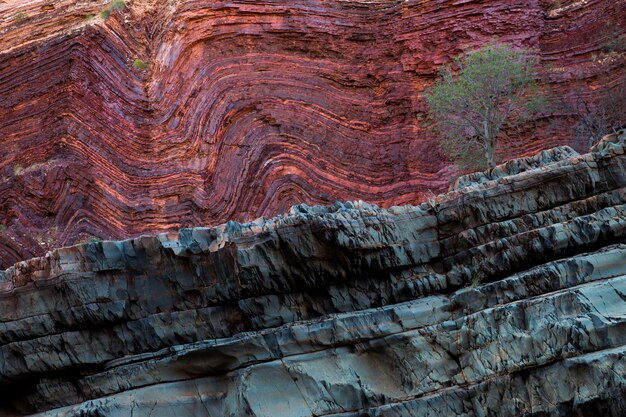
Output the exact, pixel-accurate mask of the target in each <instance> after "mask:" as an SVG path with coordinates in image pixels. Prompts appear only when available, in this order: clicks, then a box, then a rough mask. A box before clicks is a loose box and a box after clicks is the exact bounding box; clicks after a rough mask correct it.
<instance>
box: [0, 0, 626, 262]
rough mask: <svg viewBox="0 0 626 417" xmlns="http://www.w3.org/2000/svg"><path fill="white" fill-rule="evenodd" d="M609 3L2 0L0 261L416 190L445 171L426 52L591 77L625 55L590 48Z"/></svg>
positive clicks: (617, 68)
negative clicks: (525, 62)
mask: <svg viewBox="0 0 626 417" xmlns="http://www.w3.org/2000/svg"><path fill="white" fill-rule="evenodd" d="M624 5H625V2H624V1H623V0H617V1H616V0H590V1H584V2H572V1H567V0H564V1H562V2H561V7H560V8H557V7H556V6H555V4H554V2H548V1H532V2H528V1H525V0H524V1H522V0H503V1H417V0H410V1H337V0H334V1H311V0H306V1H305V0H296V1H289V2H286V1H279V0H274V1H244V0H239V1H234V2H226V1H211V2H208V1H206V0H202V1H187V2H179V1H178V2H177V1H167V2H166V1H160V2H157V1H147V0H135V1H128V2H127V7H126V8H125V9H124V10H122V11H117V12H114V13H112V14H111V16H110V17H109V18H108V19H106V20H104V19H103V18H102V17H100V16H99V12H100V11H102V10H103V9H105V7H106V3H105V2H102V1H85V2H80V3H76V2H72V1H51V0H46V1H25V0H21V1H16V0H8V1H4V2H1V3H0V16H2V18H3V19H0V143H1V146H0V197H1V198H0V224H3V225H5V226H6V230H4V229H5V228H4V227H2V231H1V232H0V266H1V267H7V266H9V265H11V264H13V263H14V262H16V261H18V260H22V259H25V258H29V257H32V256H35V255H42V254H43V253H44V252H45V251H46V250H47V249H49V248H51V247H54V246H60V245H67V244H71V243H73V242H76V241H80V240H87V239H89V238H90V237H91V236H97V237H106V238H122V237H128V236H133V235H138V234H142V233H147V232H158V231H164V230H172V229H177V228H179V227H181V226H187V225H202V224H204V225H209V224H217V223H220V222H223V221H225V220H227V219H238V220H247V219H250V218H254V217H256V216H260V215H265V216H267V215H273V214H276V213H278V212H282V211H285V210H286V209H287V208H288V207H290V206H291V205H293V204H296V203H309V204H311V203H328V202H332V201H334V200H337V199H340V200H348V199H363V200H366V201H371V202H373V203H377V204H379V205H382V206H389V205H392V204H403V203H415V202H418V201H421V200H422V199H423V197H424V195H425V194H428V193H429V192H430V191H431V190H433V191H440V190H442V189H443V188H445V187H447V185H448V181H449V179H450V177H451V175H452V174H453V173H454V169H453V168H452V167H451V166H450V165H449V163H448V162H446V161H445V158H443V156H442V155H441V153H440V151H438V150H437V147H436V143H435V141H434V140H433V138H432V137H431V136H430V135H429V134H428V133H427V132H426V131H425V129H424V128H423V123H422V122H421V120H422V118H423V111H424V104H423V101H422V100H421V94H422V92H423V91H424V89H425V88H426V87H427V86H428V85H430V84H431V83H432V82H433V80H434V77H435V75H436V71H437V68H438V67H439V66H440V65H441V64H444V63H446V62H448V61H449V60H450V59H451V58H452V57H453V56H455V55H457V54H459V53H460V52H462V51H463V50H465V49H468V48H472V47H475V46H478V45H481V44H482V43H484V42H485V41H488V40H490V39H495V38H497V39H499V40H501V41H506V42H512V43H514V44H516V45H520V46H526V47H530V48H533V49H534V50H535V51H537V52H538V53H539V55H540V57H541V59H542V61H543V62H544V63H546V64H550V66H551V69H550V73H549V76H548V79H549V80H550V84H548V85H547V86H546V90H547V91H557V92H558V94H564V93H565V92H566V91H570V90H572V89H574V88H578V87H592V88H593V89H595V90H598V91H600V90H602V87H603V83H606V82H612V81H613V80H615V79H617V78H618V76H619V75H620V74H621V73H623V71H624V60H623V57H621V58H620V57H619V56H618V57H614V60H613V61H610V62H605V63H604V65H602V66H598V65H595V64H594V63H593V60H592V58H593V57H594V56H595V57H596V58H597V56H598V54H599V53H600V50H601V48H602V45H603V43H605V42H606V31H605V27H606V25H607V23H608V24H609V25H612V27H615V28H618V29H620V28H623V22H624V20H625V19H624V18H625V17H626V8H625V7H624ZM88 15H96V17H95V18H93V19H91V18H88ZM620 25H622V26H620ZM620 30H621V29H620ZM136 59H141V60H142V61H145V62H147V63H148V67H147V68H146V69H141V68H138V67H137V66H135V65H133V63H134V61H135V60H136ZM600 71H605V72H606V74H608V76H602V77H599V73H600ZM540 125H541V126H544V132H545V131H546V130H545V126H547V125H548V123H547V122H546V121H540ZM567 132H568V131H567V126H566V125H563V126H561V127H560V128H559V130H557V131H556V134H555V135H548V134H545V135H543V136H542V138H543V139H540V140H539V139H538V140H535V139H526V140H524V141H519V142H515V143H514V144H511V145H510V146H507V151H506V153H503V155H502V156H503V157H505V158H506V157H510V156H519V155H527V154H531V153H534V152H535V151H537V150H539V149H541V148H545V147H552V146H555V145H559V144H564V143H568V136H567ZM530 137H531V136H529V138H530Z"/></svg>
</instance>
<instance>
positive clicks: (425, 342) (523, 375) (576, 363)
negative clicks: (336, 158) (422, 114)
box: [0, 134, 626, 417]
mask: <svg viewBox="0 0 626 417" xmlns="http://www.w3.org/2000/svg"><path fill="white" fill-rule="evenodd" d="M625 142H626V134H622V135H621V136H619V137H613V138H607V139H606V140H604V141H603V142H601V143H600V144H599V145H598V146H596V147H595V148H593V149H592V152H590V153H587V154H584V155H578V154H576V152H574V151H573V150H571V149H569V148H557V149H553V150H551V151H545V152H543V153H541V154H538V155H536V156H534V157H529V158H524V159H520V160H516V161H513V162H511V163H509V164H507V165H503V166H499V167H497V168H496V169H494V170H492V171H490V172H486V173H482V174H473V175H470V176H468V177H465V178H461V179H460V180H459V181H458V182H457V184H456V186H455V187H453V189H452V190H451V191H450V192H448V193H447V194H443V195H440V196H438V197H436V198H434V199H432V200H430V201H429V202H428V203H424V204H422V205H421V206H398V207H392V208H389V209H381V208H379V207H377V206H374V205H370V204H366V203H363V202H355V203H336V204H335V205H333V206H329V207H309V206H306V205H300V206H294V207H293V208H292V209H291V211H290V212H289V213H288V214H286V215H282V216H278V217H276V218H273V219H269V220H266V219H259V220H256V221H254V222H251V223H244V224H240V223H236V222H228V223H226V224H224V225H222V226H219V227H213V228H192V229H182V230H181V231H180V232H179V233H164V234H160V235H158V236H143V237H140V238H136V239H130V240H125V241H104V242H94V243H88V244H81V245H78V246H73V247H67V248H62V249H59V250H55V251H51V252H49V253H48V254H47V255H46V256H45V257H42V258H35V259H31V260H29V261H24V262H20V263H18V264H16V265H14V266H12V267H10V268H9V269H7V270H5V271H3V272H0V313H1V314H0V345H1V346H0V390H1V392H2V397H1V400H0V415H4V416H15V415H30V414H35V415H40V416H64V417H70V416H72V417H73V416H83V417H84V416H129V415H132V416H151V417H158V416H163V417H169V416H172V415H177V416H241V415H246V416H258V417H262V416H263V417H277V416H285V417H295V416H342V417H348V416H353V417H357V416H363V415H371V416H537V417H538V416H570V415H577V416H588V417H591V416H599V415H602V416H622V415H624V413H625V412H626V401H625V400H624V398H626V188H625V187H626V155H625V153H624V151H625Z"/></svg>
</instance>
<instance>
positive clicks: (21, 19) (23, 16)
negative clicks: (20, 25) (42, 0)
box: [13, 12, 29, 22]
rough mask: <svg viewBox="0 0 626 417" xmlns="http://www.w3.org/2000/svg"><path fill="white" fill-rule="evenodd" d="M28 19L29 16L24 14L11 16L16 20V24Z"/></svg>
mask: <svg viewBox="0 0 626 417" xmlns="http://www.w3.org/2000/svg"><path fill="white" fill-rule="evenodd" d="M28 17H29V16H28V15H27V14H26V13H24V12H19V13H16V14H15V16H13V18H14V19H15V20H17V21H18V22H23V21H25V20H28Z"/></svg>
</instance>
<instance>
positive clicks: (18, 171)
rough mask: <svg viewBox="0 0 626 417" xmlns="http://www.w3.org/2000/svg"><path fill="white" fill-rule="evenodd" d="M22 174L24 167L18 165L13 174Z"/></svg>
mask: <svg viewBox="0 0 626 417" xmlns="http://www.w3.org/2000/svg"><path fill="white" fill-rule="evenodd" d="M22 172H24V167H22V166H21V165H16V166H15V168H13V174H15V175H20V174H21V173H22Z"/></svg>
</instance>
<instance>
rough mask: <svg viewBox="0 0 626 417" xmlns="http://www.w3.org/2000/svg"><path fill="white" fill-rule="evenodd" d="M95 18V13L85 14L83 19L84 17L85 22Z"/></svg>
mask: <svg viewBox="0 0 626 417" xmlns="http://www.w3.org/2000/svg"><path fill="white" fill-rule="evenodd" d="M95 18H96V15H95V14H86V15H85V16H84V17H83V19H85V21H86V22H91V21H92V20H93V19H95Z"/></svg>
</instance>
